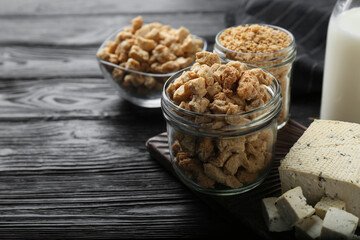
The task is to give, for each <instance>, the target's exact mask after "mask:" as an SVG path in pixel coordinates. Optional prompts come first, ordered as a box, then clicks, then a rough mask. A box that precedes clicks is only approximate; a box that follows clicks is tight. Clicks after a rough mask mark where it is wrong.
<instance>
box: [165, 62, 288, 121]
mask: <svg viewBox="0 0 360 240" xmlns="http://www.w3.org/2000/svg"><path fill="white" fill-rule="evenodd" d="M247 66H251V67H256V66H253V65H250V64H247ZM190 68H191V67H187V68H185V69H183V70H180V71H178V72H176V73H175V74H174V75H172V76H171V77H170V78H169V79H168V80H167V81H166V82H165V84H164V87H163V91H162V97H161V99H162V100H161V102H162V104H161V108H162V109H163V111H164V108H165V106H164V104H165V105H166V107H167V108H169V107H170V108H171V109H172V110H173V111H177V112H179V113H183V114H185V115H187V116H192V117H211V118H225V117H244V116H251V115H252V114H256V113H261V112H263V111H264V110H266V109H268V108H270V107H271V106H276V104H278V105H279V106H278V109H277V111H275V112H276V113H273V112H271V111H269V113H267V114H263V116H265V117H266V116H268V115H269V114H274V115H276V114H278V112H279V111H280V108H281V104H282V96H281V87H280V83H279V81H278V79H277V78H276V77H275V76H274V75H273V74H271V73H269V72H268V71H266V70H265V69H263V68H260V67H256V68H260V69H262V70H263V71H265V72H266V73H268V74H270V75H271V76H272V77H273V78H274V80H273V81H272V85H271V86H273V88H274V89H273V90H271V91H270V92H272V96H271V99H270V101H268V102H266V103H265V104H264V105H262V106H260V107H257V108H254V109H251V110H250V111H246V112H241V113H235V114H209V113H196V112H193V111H189V110H186V109H183V108H181V107H179V106H178V105H176V104H175V103H174V102H173V101H171V100H170V98H169V94H168V91H167V88H168V87H169V85H170V84H171V83H172V82H174V81H175V79H176V78H178V77H179V76H180V75H181V74H182V73H183V72H184V71H187V70H189V69H190ZM263 86H265V87H266V88H267V90H269V88H270V87H269V86H266V85H263ZM279 102H280V104H279ZM265 112H268V111H265Z"/></svg>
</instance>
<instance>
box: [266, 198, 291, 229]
mask: <svg viewBox="0 0 360 240" xmlns="http://www.w3.org/2000/svg"><path fill="white" fill-rule="evenodd" d="M276 199H277V198H276V197H269V198H263V199H262V211H263V216H264V220H265V223H266V225H267V227H268V229H269V231H270V232H284V231H290V230H291V229H292V227H291V226H290V225H289V224H287V223H286V222H285V221H284V220H283V219H282V217H281V216H280V214H279V212H278V210H277V208H276V207H275V201H276Z"/></svg>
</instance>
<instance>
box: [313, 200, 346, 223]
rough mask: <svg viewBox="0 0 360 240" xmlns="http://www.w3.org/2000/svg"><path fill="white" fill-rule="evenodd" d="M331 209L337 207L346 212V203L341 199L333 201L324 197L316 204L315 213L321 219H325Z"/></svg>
mask: <svg viewBox="0 0 360 240" xmlns="http://www.w3.org/2000/svg"><path fill="white" fill-rule="evenodd" d="M330 207H336V208H338V209H341V210H346V203H345V202H344V201H342V200H340V199H333V198H330V197H325V196H324V197H322V198H321V200H320V201H319V202H318V203H316V205H315V213H316V215H318V216H319V217H320V218H321V219H324V217H325V214H326V212H327V210H328V209H329V208H330Z"/></svg>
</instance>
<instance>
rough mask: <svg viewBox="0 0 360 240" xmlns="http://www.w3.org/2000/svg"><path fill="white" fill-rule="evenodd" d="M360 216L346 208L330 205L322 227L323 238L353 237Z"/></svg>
mask: <svg viewBox="0 0 360 240" xmlns="http://www.w3.org/2000/svg"><path fill="white" fill-rule="evenodd" d="M358 222H359V218H358V217H356V216H354V215H353V214H351V213H348V212H346V211H344V210H341V209H338V208H334V207H330V208H329V209H328V211H327V212H326V215H325V218H324V223H323V226H322V229H321V239H351V238H352V237H353V235H354V233H355V230H356V227H357V225H358Z"/></svg>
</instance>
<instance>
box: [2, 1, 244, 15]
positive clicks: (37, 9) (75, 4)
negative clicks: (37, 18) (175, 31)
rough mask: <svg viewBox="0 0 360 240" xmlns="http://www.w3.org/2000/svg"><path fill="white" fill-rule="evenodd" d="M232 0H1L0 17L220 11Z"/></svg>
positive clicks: (231, 4) (231, 6) (231, 2)
mask: <svg viewBox="0 0 360 240" xmlns="http://www.w3.org/2000/svg"><path fill="white" fill-rule="evenodd" d="M241 3H242V1H234V0H222V1H218V0H181V1H177V0H167V1H163V0H151V1H144V0H132V1H127V0H96V1H89V0H63V1H60V2H58V3H56V4H54V3H52V2H49V1H48V0H17V1H7V0H1V1H0V5H1V6H2V7H1V8H0V16H9V15H10V16H11V15H22V16H24V15H50V16H53V15H70V14H73V15H90V14H121V15H124V14H125V15H126V14H148V13H151V14H163V13H191V12H203V13H206V12H224V11H226V10H228V9H229V8H234V7H238V6H239V5H240V4H241Z"/></svg>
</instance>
